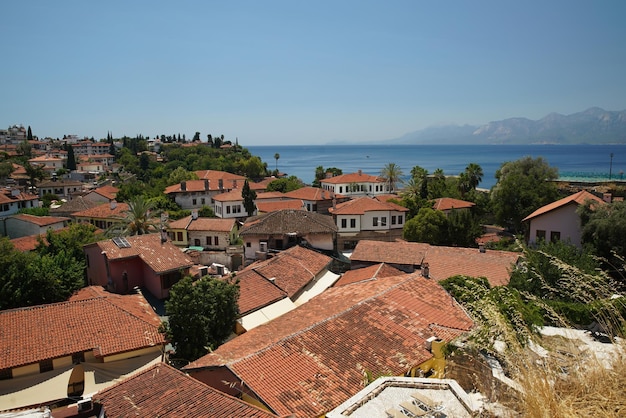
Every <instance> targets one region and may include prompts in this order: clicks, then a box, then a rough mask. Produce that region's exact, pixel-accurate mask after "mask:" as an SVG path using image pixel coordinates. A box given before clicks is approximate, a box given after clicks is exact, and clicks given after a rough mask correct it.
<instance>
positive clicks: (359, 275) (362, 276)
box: [333, 263, 404, 287]
mask: <svg viewBox="0 0 626 418" xmlns="http://www.w3.org/2000/svg"><path fill="white" fill-rule="evenodd" d="M403 273H404V272H402V271H400V270H398V269H397V268H395V267H392V266H390V265H388V264H385V263H380V264H374V265H372V266H369V267H363V268H360V269H355V270H348V271H346V272H345V273H344V274H343V275H342V276H341V278H339V280H337V281H336V282H335V284H334V285H333V286H335V287H337V286H345V285H347V284H351V283H356V282H362V281H364V280H370V279H383V278H385V277H392V276H398V275H400V274H403Z"/></svg>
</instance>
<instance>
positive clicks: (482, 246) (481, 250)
mask: <svg viewBox="0 0 626 418" xmlns="http://www.w3.org/2000/svg"><path fill="white" fill-rule="evenodd" d="M478 251H480V252H481V253H484V252H485V251H487V250H485V244H484V243H482V242H481V243H480V244H478Z"/></svg>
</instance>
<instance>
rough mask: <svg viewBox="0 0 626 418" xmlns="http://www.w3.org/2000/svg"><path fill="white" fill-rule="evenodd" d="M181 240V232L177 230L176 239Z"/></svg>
mask: <svg viewBox="0 0 626 418" xmlns="http://www.w3.org/2000/svg"><path fill="white" fill-rule="evenodd" d="M182 240H183V233H182V232H180V231H179V232H177V233H176V241H182Z"/></svg>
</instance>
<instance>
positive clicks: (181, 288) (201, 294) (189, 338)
mask: <svg viewBox="0 0 626 418" xmlns="http://www.w3.org/2000/svg"><path fill="white" fill-rule="evenodd" d="M238 298H239V286H238V284H236V283H230V282H228V281H224V280H219V279H215V278H211V277H208V276H207V277H203V278H201V279H200V280H198V281H196V282H195V283H194V282H193V280H192V279H191V277H185V278H183V279H182V280H181V281H180V282H178V283H176V284H175V285H174V286H172V288H171V289H170V297H169V300H168V301H166V302H165V309H166V312H167V315H168V318H169V319H168V321H169V323H168V326H167V332H168V336H169V337H170V338H171V339H172V342H173V345H174V347H175V349H176V356H177V357H178V358H182V359H186V360H189V361H193V360H195V359H197V358H199V357H201V356H203V355H205V354H206V353H207V352H208V351H209V350H213V349H215V348H217V347H218V346H219V345H220V344H222V343H223V342H224V341H225V340H226V338H228V337H229V336H230V335H231V333H232V332H233V330H234V327H235V321H236V319H237V316H238V315H239V308H238V306H237V300H238Z"/></svg>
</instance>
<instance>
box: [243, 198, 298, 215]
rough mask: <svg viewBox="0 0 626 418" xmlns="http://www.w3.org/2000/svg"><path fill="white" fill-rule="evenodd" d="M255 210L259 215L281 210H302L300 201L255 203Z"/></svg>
mask: <svg viewBox="0 0 626 418" xmlns="http://www.w3.org/2000/svg"><path fill="white" fill-rule="evenodd" d="M255 205H256V208H257V210H258V211H259V212H261V213H268V212H273V211H275V210H281V209H293V210H304V207H302V201H301V200H279V201H278V202H259V201H256V202H255Z"/></svg>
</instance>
